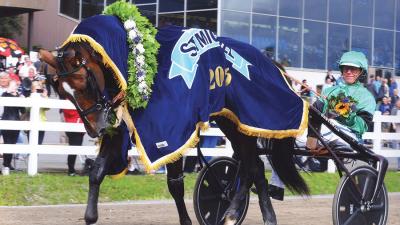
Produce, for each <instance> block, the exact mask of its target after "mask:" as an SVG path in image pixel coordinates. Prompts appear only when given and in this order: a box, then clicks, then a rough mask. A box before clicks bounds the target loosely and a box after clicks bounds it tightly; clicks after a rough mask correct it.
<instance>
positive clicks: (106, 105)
mask: <svg viewBox="0 0 400 225" xmlns="http://www.w3.org/2000/svg"><path fill="white" fill-rule="evenodd" d="M70 54H71V52H70V51H64V49H60V50H58V51H57V57H56V59H57V64H58V67H59V68H60V71H59V72H58V73H57V75H58V76H59V77H67V76H69V75H71V74H75V73H76V72H78V71H79V70H81V69H82V68H83V69H84V70H85V71H86V74H87V89H88V91H89V92H92V93H91V94H94V96H95V103H94V104H93V105H92V106H90V107H89V108H87V109H85V110H83V109H82V108H81V107H80V106H79V105H78V103H77V101H76V100H74V101H72V103H73V104H74V105H75V107H76V109H77V111H78V113H79V115H80V117H81V118H82V119H83V120H86V122H87V123H88V124H90V122H89V120H88V119H87V115H89V114H91V113H96V112H101V111H102V112H104V121H106V122H108V119H109V113H110V111H111V110H112V109H113V108H114V107H113V104H112V102H111V101H110V100H109V98H108V96H107V95H106V92H105V91H101V90H100V87H99V85H98V82H97V80H96V76H95V74H94V73H93V71H92V70H91V69H90V68H89V67H88V66H87V65H86V63H87V60H86V59H85V58H83V57H82V60H80V61H79V65H78V66H77V67H76V68H74V69H73V70H71V71H68V69H67V67H66V66H65V64H64V60H65V57H67V56H70ZM78 54H80V52H79V51H77V50H75V55H78ZM93 54H94V53H93V52H92V55H93ZM72 98H73V99H75V96H72Z"/></svg>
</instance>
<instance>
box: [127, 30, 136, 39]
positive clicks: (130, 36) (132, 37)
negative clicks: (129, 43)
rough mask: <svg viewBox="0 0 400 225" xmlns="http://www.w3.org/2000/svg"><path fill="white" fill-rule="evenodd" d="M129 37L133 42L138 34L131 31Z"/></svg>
mask: <svg viewBox="0 0 400 225" xmlns="http://www.w3.org/2000/svg"><path fill="white" fill-rule="evenodd" d="M128 35H129V39H131V40H133V39H135V38H136V37H137V33H136V31H135V30H130V31H129V33H128Z"/></svg>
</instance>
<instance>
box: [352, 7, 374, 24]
mask: <svg viewBox="0 0 400 225" xmlns="http://www.w3.org/2000/svg"><path fill="white" fill-rule="evenodd" d="M352 11H353V18H352V24H354V25H360V26H368V27H371V26H372V18H373V17H372V16H373V0H353V9H352Z"/></svg>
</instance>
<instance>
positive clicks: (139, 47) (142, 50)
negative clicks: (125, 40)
mask: <svg viewBox="0 0 400 225" xmlns="http://www.w3.org/2000/svg"><path fill="white" fill-rule="evenodd" d="M136 49H137V50H138V51H139V53H140V54H143V53H144V52H145V50H144V47H143V44H141V43H139V44H137V45H136Z"/></svg>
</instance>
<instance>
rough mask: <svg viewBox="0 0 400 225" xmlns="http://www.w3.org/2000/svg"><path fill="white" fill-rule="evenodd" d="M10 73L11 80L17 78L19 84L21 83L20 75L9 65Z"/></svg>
mask: <svg viewBox="0 0 400 225" xmlns="http://www.w3.org/2000/svg"><path fill="white" fill-rule="evenodd" d="M7 72H8V75H9V76H10V79H11V80H15V81H16V82H17V84H18V86H19V85H21V79H20V78H19V76H18V75H17V74H16V73H15V72H14V67H9V68H8V70H7Z"/></svg>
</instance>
